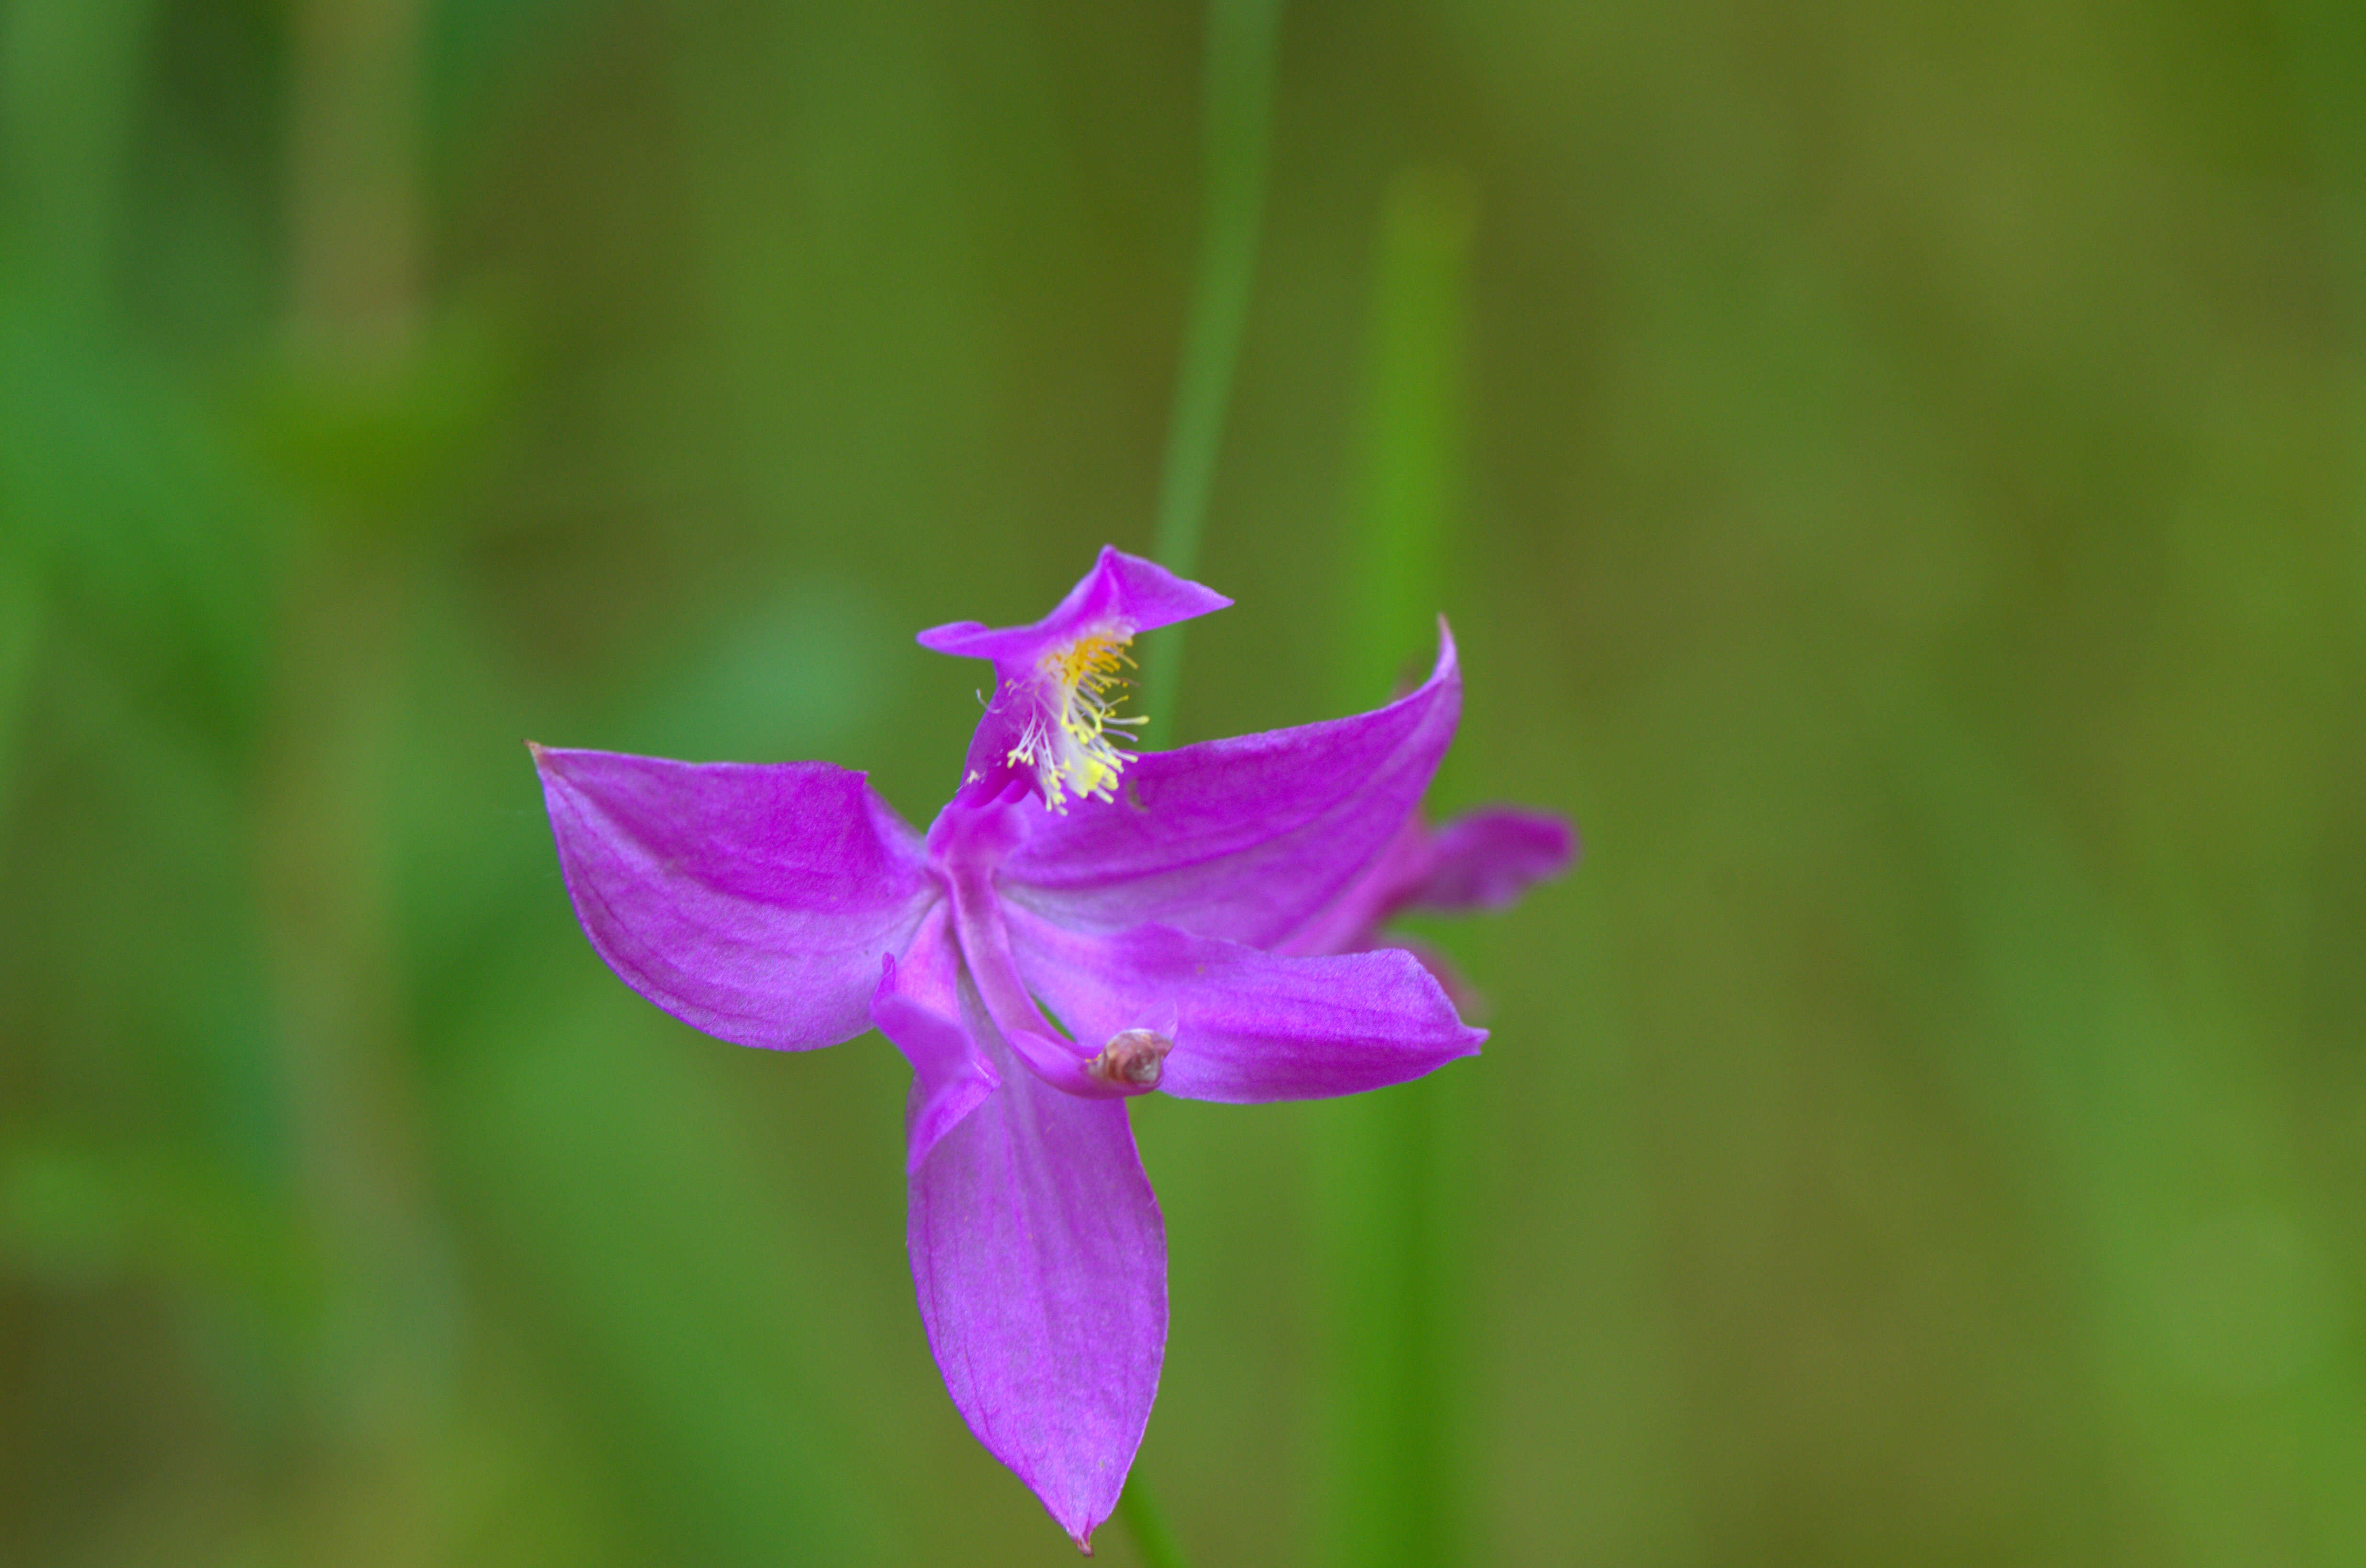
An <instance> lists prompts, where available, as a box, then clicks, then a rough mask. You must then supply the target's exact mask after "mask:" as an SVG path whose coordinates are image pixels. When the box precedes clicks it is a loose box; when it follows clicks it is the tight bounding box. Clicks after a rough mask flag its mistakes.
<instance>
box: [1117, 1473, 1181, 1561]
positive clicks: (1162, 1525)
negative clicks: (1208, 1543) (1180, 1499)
mask: <svg viewBox="0 0 2366 1568" xmlns="http://www.w3.org/2000/svg"><path fill="white" fill-rule="evenodd" d="M1117 1511H1118V1517H1119V1518H1122V1519H1124V1520H1125V1528H1126V1529H1129V1530H1131V1531H1132V1532H1133V1545H1134V1550H1135V1551H1139V1552H1141V1553H1142V1561H1143V1562H1144V1564H1145V1565H1146V1568H1188V1564H1186V1563H1185V1562H1184V1561H1183V1549H1182V1548H1181V1547H1179V1546H1177V1545H1176V1544H1175V1534H1174V1532H1173V1531H1172V1530H1169V1529H1167V1528H1166V1516H1165V1515H1164V1514H1161V1513H1160V1512H1159V1511H1158V1505H1157V1504H1155V1503H1154V1502H1152V1501H1151V1500H1150V1494H1149V1493H1148V1492H1145V1491H1144V1490H1143V1485H1142V1483H1141V1482H1140V1481H1128V1482H1127V1483H1126V1484H1125V1490H1124V1491H1123V1492H1121V1493H1120V1494H1119V1495H1118V1499H1117Z"/></svg>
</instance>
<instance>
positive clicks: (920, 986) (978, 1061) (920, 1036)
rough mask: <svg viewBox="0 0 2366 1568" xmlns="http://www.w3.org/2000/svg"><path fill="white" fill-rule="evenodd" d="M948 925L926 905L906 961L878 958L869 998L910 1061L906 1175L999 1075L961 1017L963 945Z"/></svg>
mask: <svg viewBox="0 0 2366 1568" xmlns="http://www.w3.org/2000/svg"><path fill="white" fill-rule="evenodd" d="M951 926H952V912H951V910H950V909H949V908H948V907H947V906H946V905H944V904H939V905H937V907H936V908H934V909H932V910H930V911H929V917H928V919H927V920H926V921H924V922H923V923H922V924H921V926H920V929H919V932H918V935H915V936H914V937H913V938H912V945H911V946H910V947H909V948H907V950H906V952H905V955H904V961H903V962H902V963H900V964H899V963H897V962H896V959H895V958H894V957H893V956H892V955H891V956H890V957H888V958H886V959H885V960H884V961H883V963H882V965H881V969H882V973H881V974H880V977H879V989H878V991H875V992H874V993H873V996H872V998H871V1019H872V1022H873V1023H874V1024H876V1025H879V1032H880V1033H881V1034H883V1035H884V1036H887V1037H888V1038H889V1039H890V1040H892V1041H894V1042H895V1045H896V1049H897V1050H899V1051H902V1052H903V1053H904V1059H905V1060H906V1061H908V1062H910V1063H911V1064H912V1103H911V1110H910V1114H909V1116H908V1117H907V1122H908V1123H909V1125H908V1126H907V1127H906V1129H905V1137H906V1152H905V1159H904V1170H905V1173H906V1174H907V1175H908V1174H910V1173H911V1172H912V1171H915V1170H918V1169H919V1168H920V1161H922V1160H923V1159H927V1158H928V1157H929V1150H930V1149H932V1148H936V1146H937V1143H938V1140H939V1139H941V1138H942V1137H944V1136H945V1134H947V1133H949V1132H951V1131H952V1129H953V1128H954V1127H956V1126H960V1125H961V1121H962V1118H963V1117H964V1116H966V1115H968V1114H970V1113H971V1112H972V1111H974V1110H975V1109H977V1105H978V1103H979V1102H980V1101H982V1100H984V1099H985V1098H986V1096H987V1095H989V1094H991V1093H993V1092H994V1091H995V1089H996V1088H997V1086H998V1085H999V1084H1000V1082H1001V1079H1000V1078H999V1076H998V1075H997V1073H996V1072H995V1070H994V1064H993V1063H992V1062H990V1061H988V1060H987V1059H986V1053H985V1052H984V1051H982V1050H980V1049H978V1047H977V1042H976V1041H975V1040H974V1039H972V1038H971V1037H970V1032H969V1030H968V1028H967V1027H966V1026H965V1025H963V1023H962V1016H961V994H960V981H961V953H960V949H959V948H958V947H956V946H954V944H953V939H952V929H951Z"/></svg>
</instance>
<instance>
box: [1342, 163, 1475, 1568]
mask: <svg viewBox="0 0 2366 1568" xmlns="http://www.w3.org/2000/svg"><path fill="white" fill-rule="evenodd" d="M1471 205H1472V204H1471V197H1470V192H1469V189H1468V187H1467V185H1466V184H1465V183H1464V182H1463V181H1462V180H1461V179H1459V177H1457V176H1456V175H1454V174H1451V173H1448V172H1441V171H1437V170H1427V169H1414V170H1409V171H1407V172H1406V173H1405V174H1403V175H1401V176H1400V177H1399V178H1398V179H1397V180H1396V182H1395V183H1394V185H1392V186H1391V190H1390V192H1389V198H1388V204H1387V207H1386V210H1385V212H1384V214H1383V217H1382V222H1381V227H1380V248H1379V257H1378V266H1377V274H1378V275H1377V278H1376V280H1375V283H1374V286H1373V291H1372V305H1371V312H1372V313H1371V326H1370V347H1369V351H1368V360H1367V365H1366V372H1365V375H1366V380H1365V386H1364V392H1363V398H1362V407H1361V411H1360V415H1359V419H1358V426H1359V428H1358V447H1357V451H1356V456H1355V464H1354V467H1353V470H1352V477H1351V482H1350V489H1349V493H1348V499H1347V507H1346V527H1345V529H1344V532H1343V538H1342V544H1343V559H1342V560H1341V563H1340V566H1341V577H1342V581H1343V584H1344V590H1345V591H1344V594H1343V599H1344V601H1345V602H1344V607H1343V608H1344V613H1343V614H1342V617H1341V625H1340V627H1339V635H1338V636H1337V637H1336V638H1335V644H1336V646H1337V647H1338V649H1339V661H1340V662H1339V666H1338V668H1337V671H1336V692H1335V697H1336V700H1337V701H1338V702H1339V703H1340V705H1342V706H1344V707H1368V706H1369V705H1371V704H1372V703H1374V702H1377V701H1380V700H1383V699H1385V698H1386V697H1387V695H1388V689H1389V686H1390V684H1391V681H1397V682H1402V681H1403V679H1404V678H1406V676H1407V675H1409V674H1411V675H1417V674H1418V673H1419V672H1420V671H1421V670H1422V669H1423V668H1425V666H1426V661H1427V659H1428V658H1429V656H1430V655H1431V653H1432V651H1433V649H1434V646H1435V638H1436V635H1437V633H1436V631H1435V626H1436V621H1435V617H1436V615H1437V612H1438V610H1440V609H1441V608H1442V603H1441V600H1442V595H1441V593H1440V589H1439V584H1438V577H1439V570H1440V566H1441V564H1442V562H1443V560H1444V559H1445V555H1446V551H1445V539H1446V535H1447V532H1448V526H1449V524H1450V522H1451V519H1452V515H1453V511H1454V498H1455V492H1456V489H1457V485H1458V475H1459V469H1460V466H1461V459H1460V450H1461V405H1462V386H1461V379H1462V377H1461V360H1462V342H1463V336H1464V324H1463V298H1464V294H1465V286H1466V277H1467V274H1468V270H1469V268H1468V257H1469V252H1470V230H1471ZM1466 1095H1467V1086H1466V1081H1465V1080H1464V1079H1463V1078H1460V1077H1458V1076H1457V1075H1455V1074H1453V1073H1451V1072H1449V1073H1448V1074H1445V1075H1443V1076H1442V1077H1440V1078H1439V1079H1437V1080H1430V1081H1423V1082H1420V1083H1411V1084H1405V1085H1403V1086H1402V1087H1399V1088H1395V1089H1391V1090H1386V1091H1383V1092H1380V1093H1377V1094H1365V1095H1358V1096H1356V1097H1355V1098H1353V1099H1351V1100H1346V1101H1341V1102H1339V1103H1336V1104H1335V1105H1332V1106H1328V1107H1325V1113H1324V1120H1323V1122H1322V1124H1321V1125H1322V1128H1323V1134H1322V1137H1321V1141H1320V1144H1319V1146H1318V1152H1319V1166H1318V1169H1319V1171H1320V1182H1321V1191H1320V1194H1319V1204H1318V1206H1319V1210H1320V1212H1321V1213H1322V1214H1323V1215H1324V1216H1325V1230H1324V1261H1325V1265H1326V1266H1325V1276H1326V1280H1325V1295H1326V1309H1325V1311H1324V1315H1323V1321H1324V1323H1325V1325H1326V1326H1327V1327H1328V1331H1329V1335H1330V1344H1329V1346H1328V1351H1329V1354H1328V1357H1327V1361H1328V1365H1327V1367H1326V1372H1327V1374H1328V1378H1329V1386H1328V1391H1327V1393H1328V1398H1327V1405H1328V1410H1327V1413H1326V1419H1325V1421H1324V1428H1325V1435H1326V1439H1327V1442H1326V1445H1325V1446H1326V1451H1327V1455H1328V1465H1329V1472H1330V1473H1329V1476H1328V1480H1329V1483H1330V1486H1329V1491H1330V1496H1329V1503H1328V1509H1327V1518H1326V1521H1325V1527H1324V1561H1326V1562H1333V1563H1337V1564H1341V1565H1342V1568H1346V1565H1347V1564H1353V1565H1354V1568H1442V1565H1443V1564H1445V1563H1448V1562H1456V1561H1459V1558H1460V1555H1461V1554H1460V1553H1459V1551H1457V1545H1458V1540H1459V1535H1460V1519H1461V1509H1460V1506H1459V1505H1460V1495H1459V1492H1460V1489H1459V1484H1458V1481H1459V1467H1458V1461H1457V1457H1456V1453H1457V1441H1456V1438H1457V1433H1456V1427H1457V1419H1456V1417H1457V1416H1458V1414H1459V1406H1458V1402H1457V1399H1456V1396H1455V1391H1456V1388H1457V1387H1458V1385H1459V1379H1458V1377H1457V1375H1456V1373H1457V1370H1458V1363H1459V1350H1460V1338H1461V1337H1460V1334H1459V1321H1458V1318H1457V1306H1458V1296H1457V1292H1456V1282H1457V1281H1458V1279H1459V1277H1460V1274H1461V1270H1460V1269H1459V1266H1458V1261H1459V1258H1460V1256H1461V1255H1462V1252H1463V1249H1464V1248H1463V1233H1464V1230H1465V1228H1466V1215H1465V1210H1466V1206H1467V1205H1466V1204H1465V1202H1464V1194H1463V1191H1462V1188H1461V1185H1460V1178H1459V1172H1460V1171H1461V1170H1462V1168H1463V1160H1462V1159H1461V1158H1460V1155H1461V1150H1462V1145H1463V1142H1464V1139H1463V1137H1462V1136H1461V1135H1462V1129H1463V1125H1464V1122H1465V1120H1466V1105H1465V1099H1466Z"/></svg>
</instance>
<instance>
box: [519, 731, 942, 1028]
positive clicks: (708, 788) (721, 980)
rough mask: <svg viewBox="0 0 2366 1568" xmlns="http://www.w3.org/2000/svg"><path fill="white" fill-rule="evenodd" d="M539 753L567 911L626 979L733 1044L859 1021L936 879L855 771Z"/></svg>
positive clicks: (912, 840)
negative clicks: (885, 961)
mask: <svg viewBox="0 0 2366 1568" xmlns="http://www.w3.org/2000/svg"><path fill="white" fill-rule="evenodd" d="M533 749H534V759H535V767H536V768H537V769H538V770H539V771H540V773H541V775H542V790H543V800H544V802H545V803H546V805H547V806H548V807H549V810H550V827H551V832H552V834H553V835H554V836H555V837H556V838H557V839H558V863H559V868H560V870H561V871H562V872H563V873H564V875H565V877H566V879H567V891H568V896H569V898H570V899H572V900H573V901H574V903H575V914H576V918H577V919H578V920H580V921H581V922H582V924H583V933H584V935H587V936H589V937H590V938H591V946H593V947H594V948H596V949H597V950H598V951H599V954H600V956H601V957H602V958H605V959H607V960H608V965H609V967H610V968H611V969H614V970H615V971H616V973H617V975H618V976H619V977H620V978H622V979H623V980H624V981H625V984H627V985H629V986H631V987H632V988H633V989H634V990H635V991H639V992H640V993H641V994H642V995H643V996H645V997H647V998H648V999H649V1000H650V1001H651V1002H656V1003H657V1004H658V1005H659V1007H662V1008H664V1009H665V1010H666V1011H667V1012H668V1013H670V1014H673V1015H674V1016H675V1017H677V1018H679V1019H681V1020H682V1022H683V1023H685V1024H689V1025H693V1027H695V1028H700V1029H704V1030H705V1031H706V1032H707V1033H708V1034H710V1035H715V1036H719V1037H720V1038H723V1039H726V1040H729V1041H731V1042H733V1043H734V1044H737V1045H743V1046H764V1047H771V1048H772V1049H776V1050H805V1049H807V1048H810V1047H815V1046H829V1045H836V1044H837V1043H838V1042H839V1041H840V1040H845V1039H851V1038H852V1037H853V1036H856V1035H859V1034H861V1033H862V1031H863V1030H865V1029H866V1028H868V1027H870V1025H871V999H872V993H873V991H874V990H875V989H876V988H877V987H878V984H879V979H880V968H881V965H880V960H881V959H882V958H883V957H884V956H886V955H888V954H891V953H895V952H898V951H901V950H902V948H903V947H904V946H905V944H906V943H907V942H908V941H909V940H910V938H911V936H912V934H913V932H914V930H915V929H916V928H917V927H918V924H919V923H920V920H921V917H922V916H923V915H924V914H925V913H927V911H928V908H929V903H930V902H931V901H933V900H934V899H935V898H936V897H937V891H936V888H935V885H934V884H933V883H932V882H931V881H930V880H929V878H928V876H927V873H926V872H925V871H924V870H923V869H922V856H921V849H920V840H919V835H918V834H916V833H914V832H913V831H912V830H911V829H910V828H909V827H907V825H905V823H903V822H902V820H900V819H899V818H898V817H897V816H896V813H895V812H893V811H891V810H890V809H889V808H888V806H887V804H886V803H885V802H884V801H881V800H880V799H879V798H878V796H876V795H874V794H873V793H872V791H871V789H870V786H869V785H868V784H867V783H866V782H865V781H864V779H863V776H862V774H860V773H851V772H849V771H847V770H846V769H845V768H842V767H832V766H831V765H830V764H828V763H826V762H786V763H774V764H768V765H754V764H746V763H720V762H718V763H687V762H670V761H667V760H666V759H665V758H663V757H655V756H626V755H625V754H622V753H618V752H604V751H569V750H560V749H558V748H555V747H546V746H536V747H535V748H533Z"/></svg>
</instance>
